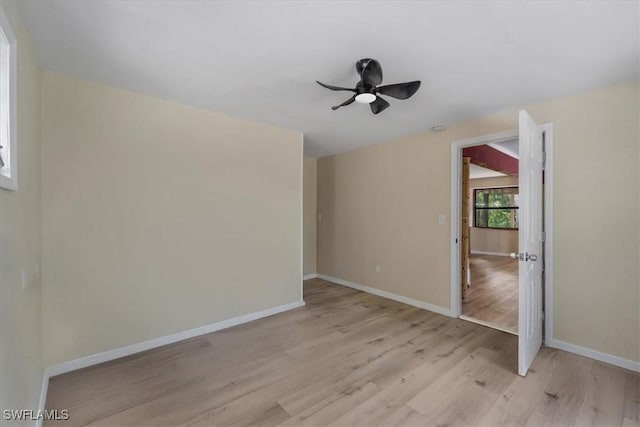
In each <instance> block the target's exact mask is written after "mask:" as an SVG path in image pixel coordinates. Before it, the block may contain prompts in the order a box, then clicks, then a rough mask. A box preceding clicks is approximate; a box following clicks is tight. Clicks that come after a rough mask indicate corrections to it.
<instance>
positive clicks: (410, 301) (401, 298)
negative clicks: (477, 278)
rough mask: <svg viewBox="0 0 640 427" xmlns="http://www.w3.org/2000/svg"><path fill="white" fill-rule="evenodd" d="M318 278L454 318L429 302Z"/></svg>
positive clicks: (326, 278) (447, 311)
mask: <svg viewBox="0 0 640 427" xmlns="http://www.w3.org/2000/svg"><path fill="white" fill-rule="evenodd" d="M318 278H320V279H322V280H326V281H328V282H332V283H336V284H338V285H342V286H347V287H349V288H353V289H357V290H359V291H362V292H366V293H368V294H373V295H377V296H379V297H383V298H388V299H391V300H394V301H398V302H401V303H404V304H408V305H412V306H414V307H418V308H422V309H424V310H429V311H433V312H434V313H438V314H442V315H445V316H449V317H453V316H452V315H451V310H450V309H448V308H445V307H440V306H438V305H433V304H429V303H428V302H424V301H419V300H417V299H413V298H408V297H404V296H402V295H397V294H394V293H391V292H387V291H383V290H381V289H377V288H372V287H369V286H365V285H361V284H359V283H354V282H349V281H348V280H343V279H338V278H337V277H331V276H327V275H325V274H318Z"/></svg>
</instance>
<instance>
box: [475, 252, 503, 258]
mask: <svg viewBox="0 0 640 427" xmlns="http://www.w3.org/2000/svg"><path fill="white" fill-rule="evenodd" d="M471 255H492V256H506V257H508V256H511V254H508V253H504V252H488V251H471Z"/></svg>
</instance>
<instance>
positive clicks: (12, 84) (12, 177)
mask: <svg viewBox="0 0 640 427" xmlns="http://www.w3.org/2000/svg"><path fill="white" fill-rule="evenodd" d="M0 31H1V32H2V34H3V35H4V37H5V38H6V39H7V43H8V48H9V49H8V52H2V51H1V49H0V54H1V55H3V56H5V58H3V59H4V60H5V61H6V60H7V59H8V63H9V70H8V71H9V72H8V75H6V77H5V80H4V81H0V85H3V86H4V88H5V89H6V88H8V91H7V90H4V91H2V94H4V95H2V96H8V99H0V103H2V104H4V105H5V106H7V105H8V109H7V108H5V109H4V112H2V111H3V109H0V112H1V113H0V114H5V113H8V123H7V125H8V129H7V133H8V140H9V141H8V142H9V143H8V146H9V156H8V157H9V158H8V159H5V162H6V163H7V164H8V165H9V176H7V175H5V174H3V173H0V188H5V189H7V190H14V191H16V190H18V146H17V145H18V144H17V142H16V132H17V123H18V121H17V108H16V99H17V95H18V91H17V88H18V86H17V78H18V72H17V71H18V66H17V60H16V58H17V54H16V52H17V47H18V42H17V40H16V37H15V35H14V33H13V30H12V29H11V25H9V20H8V19H7V16H6V15H5V14H4V11H3V10H2V8H0ZM0 130H1V129H0ZM2 145H4V144H2Z"/></svg>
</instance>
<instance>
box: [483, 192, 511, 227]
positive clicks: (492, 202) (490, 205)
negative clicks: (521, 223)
mask: <svg viewBox="0 0 640 427" xmlns="http://www.w3.org/2000/svg"><path fill="white" fill-rule="evenodd" d="M473 193H474V194H473V200H474V210H475V215H474V227H478V228H502V229H508V230H515V229H517V228H518V187H502V188H477V189H475V190H474V192H473Z"/></svg>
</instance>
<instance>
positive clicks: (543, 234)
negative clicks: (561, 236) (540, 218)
mask: <svg viewBox="0 0 640 427" xmlns="http://www.w3.org/2000/svg"><path fill="white" fill-rule="evenodd" d="M542 241H543V242H546V241H547V232H546V231H543V232H542Z"/></svg>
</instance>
